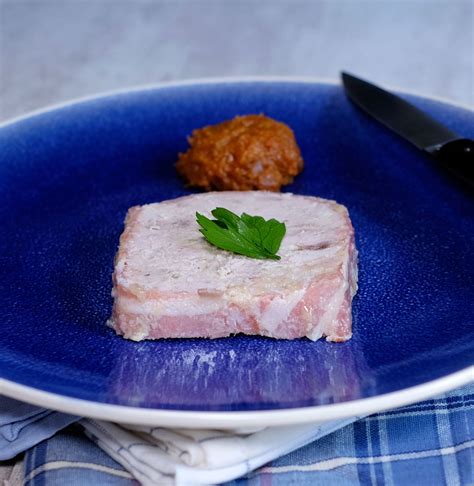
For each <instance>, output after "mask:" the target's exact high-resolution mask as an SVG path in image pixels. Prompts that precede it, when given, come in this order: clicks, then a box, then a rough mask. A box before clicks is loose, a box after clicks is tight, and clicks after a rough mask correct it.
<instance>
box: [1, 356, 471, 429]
mask: <svg viewBox="0 0 474 486" xmlns="http://www.w3.org/2000/svg"><path fill="white" fill-rule="evenodd" d="M471 382H474V365H472V366H469V367H467V368H464V369H463V370H461V371H457V372H455V373H452V374H450V375H448V376H443V377H442V378H438V379H436V380H433V381H429V382H427V383H422V384H421V385H417V386H414V387H410V388H405V389H403V390H399V391H396V392H391V393H387V394H384V395H378V396H375V397H370V398H363V399H360V400H352V401H348V402H344V403H335V404H331V405H318V406H314V407H302V408H291V409H279V410H259V411H241V412H207V411H204V412H196V411H187V410H165V409H149V408H138V407H128V406H123V405H110V404H106V403H98V402H93V401H88V400H82V399H78V398H70V397H66V396H64V395H58V394H55V393H50V392H45V391H42V390H38V389H36V388H32V387H29V386H25V385H19V384H18V383H15V382H13V381H9V380H5V379H3V378H0V394H3V395H6V396H9V397H11V398H16V399H18V400H22V401H24V402H28V403H32V404H34V405H39V406H41V407H44V408H49V409H52V410H58V411H61V412H66V413H70V414H73V415H79V416H87V417H92V418H96V419H101V420H107V421H114V422H119V423H124V424H139V425H149V426H166V427H184V428H190V429H193V428H199V429H201V428H211V429H214V428H217V429H238V428H242V427H271V426H284V425H297V424H304V423H318V422H328V421H331V420H338V419H344V418H349V417H364V416H366V415H370V414H372V413H376V412H382V411H385V410H389V409H392V408H397V407H402V406H404V405H410V404H412V403H416V402H419V401H422V400H426V399H428V398H432V397H434V396H436V395H439V394H441V393H445V392H447V391H450V390H453V389H454V388H457V387H460V386H462V385H467V384H469V383H471Z"/></svg>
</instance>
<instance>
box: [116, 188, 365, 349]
mask: <svg viewBox="0 0 474 486" xmlns="http://www.w3.org/2000/svg"><path fill="white" fill-rule="evenodd" d="M216 207H225V208H227V209H230V210H231V211H233V212H234V213H237V214H239V215H240V214H241V213H244V212H245V213H248V214H251V215H259V216H263V217H264V218H265V219H270V218H275V219H278V220H279V221H282V222H284V223H285V224H286V236H285V237H284V239H283V241H282V244H281V247H280V250H279V252H278V254H279V255H280V256H281V259H280V260H257V259H252V258H248V257H245V256H240V255H236V254H233V253H230V252H227V251H224V250H220V249H218V248H216V247H214V246H212V245H210V244H209V243H208V242H207V241H206V240H205V239H204V238H203V236H202V235H201V233H200V232H199V227H198V225H197V223H196V220H195V218H196V216H195V215H196V211H198V212H200V213H202V214H204V215H206V216H208V217H211V218H212V216H211V215H210V211H212V210H213V209H214V208H216ZM113 284H114V286H113V290H112V295H113V297H114V306H113V312H112V317H111V319H110V320H109V325H110V326H111V327H113V328H114V329H115V330H116V332H117V333H118V334H121V335H123V336H124V337H125V338H128V339H132V340H135V341H140V340H142V339H159V338H191V337H207V338H219V337H224V336H229V335H232V334H237V333H245V334H259V335H263V336H270V337H273V338H279V339H295V338H300V337H308V338H309V339H312V340H316V339H319V338H321V337H323V336H325V337H326V339H327V340H328V341H346V340H347V339H349V338H350V337H351V335H352V329H351V302H352V297H353V296H354V294H355V292H356V290H357V250H356V248H355V244H354V230H353V227H352V224H351V221H350V219H349V215H348V212H347V210H346V208H345V207H344V206H341V205H340V204H337V203H336V202H334V201H329V200H325V199H320V198H317V197H309V196H297V195H293V194H278V193H273V192H262V191H253V192H237V191H232V192H210V193H204V194H197V195H191V196H186V197H181V198H178V199H174V200H169V201H164V202H161V203H156V204H147V205H144V206H135V207H132V208H131V209H130V210H129V211H128V214H127V217H126V221H125V230H124V232H123V234H122V236H121V238H120V247H119V250H118V253H117V256H116V260H115V271H114V274H113Z"/></svg>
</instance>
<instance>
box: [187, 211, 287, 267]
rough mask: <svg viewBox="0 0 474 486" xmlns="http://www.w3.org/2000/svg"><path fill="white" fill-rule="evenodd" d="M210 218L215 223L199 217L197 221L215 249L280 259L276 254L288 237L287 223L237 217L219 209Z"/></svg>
mask: <svg viewBox="0 0 474 486" xmlns="http://www.w3.org/2000/svg"><path fill="white" fill-rule="evenodd" d="M211 214H212V215H213V216H214V217H215V218H216V219H209V218H206V216H203V215H202V214H200V213H196V221H197V223H198V224H199V226H200V229H199V231H200V232H201V233H202V234H203V236H204V238H206V240H207V241H208V242H209V243H211V244H212V245H214V246H217V247H218V248H221V249H222V250H227V251H231V252H233V253H237V254H239V255H245V256H248V257H250V258H259V259H264V258H268V259H271V260H279V259H280V257H279V256H278V255H277V254H276V253H277V251H278V249H279V248H280V244H281V242H282V240H283V237H284V236H285V232H286V226H285V223H280V222H279V221H277V220H276V219H270V220H268V221H266V220H265V219H264V218H262V217H261V216H250V215H248V214H246V213H243V214H242V216H237V214H235V213H233V212H232V211H229V210H228V209H225V208H216V209H214V210H213V211H211Z"/></svg>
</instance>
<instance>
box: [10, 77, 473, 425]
mask: <svg viewBox="0 0 474 486" xmlns="http://www.w3.org/2000/svg"><path fill="white" fill-rule="evenodd" d="M278 82H287V83H294V84H303V83H309V84H323V85H332V86H342V85H341V83H340V81H339V80H338V79H334V78H325V77H311V76H310V77H306V76H226V77H201V78H191V79H186V80H173V81H166V82H157V83H150V84H141V85H135V86H130V87H125V88H118V89H113V90H107V91H102V92H98V93H94V94H89V95H85V96H80V97H76V98H72V99H70V100H66V101H64V102H60V103H55V104H51V105H47V106H45V107H42V108H38V109H35V110H32V111H29V112H27V113H24V114H22V115H19V116H15V117H12V118H9V119H7V120H4V121H2V122H0V130H1V129H3V128H7V127H9V126H12V125H14V124H16V123H18V122H21V121H24V120H27V119H30V118H33V117H36V116H39V115H43V114H46V113H48V112H51V111H55V110H59V109H62V108H67V107H68V106H73V105H77V104H82V103H86V102H89V101H94V100H99V99H101V98H108V97H112V96H118V95H126V94H129V93H138V92H142V91H151V90H159V89H165V88H173V87H186V86H196V85H206V84H232V83H234V84H246V83H278ZM384 88H385V89H388V90H392V91H396V92H397V93H400V94H402V95H403V94H406V95H413V96H417V97H420V98H424V99H428V100H432V101H437V102H441V103H443V104H446V105H449V106H452V107H455V108H460V109H463V110H466V111H468V112H470V113H473V114H474V108H473V107H470V106H468V105H465V104H463V103H459V102H456V101H453V100H450V99H447V98H443V97H440V96H435V95H426V94H424V93H421V92H417V91H412V90H405V89H400V88H397V87H395V86H387V85H385V86H384ZM469 383H474V365H471V366H468V367H467V368H464V369H462V370H459V371H456V372H454V373H451V374H449V375H445V376H442V377H440V378H437V379H435V380H432V381H428V382H424V383H421V384H419V385H415V386H413V387H408V388H404V389H401V390H397V391H395V392H390V393H386V394H381V395H376V396H373V397H367V398H362V399H357V400H349V401H347V402H342V403H335V404H329V405H316V406H310V407H295V408H284V409H274V410H256V411H230V412H227V411H226V412H224V411H192V410H171V409H158V408H141V407H131V406H126V405H114V404H107V403H104V402H97V401H92V400H84V399H80V398H73V397H69V396H67V395H61V394H59V393H54V392H48V391H44V390H41V389H39V388H34V387H30V386H27V385H22V384H20V383H16V382H15V381H11V380H8V379H5V378H1V377H0V394H1V395H5V396H8V397H10V398H14V399H18V400H22V401H24V402H27V403H31V404H34V405H39V406H42V407H45V408H49V409H53V410H57V411H61V412H65V413H69V414H73V415H78V416H87V417H91V418H96V419H102V420H109V421H110V420H114V421H117V422H121V423H129V424H140V425H156V426H168V427H186V428H202V427H210V428H220V429H235V428H241V427H263V426H264V427H268V426H284V425H296V424H304V423H310V422H314V423H317V422H326V421H330V420H338V419H344V418H349V417H354V416H356V417H362V416H365V415H369V414H371V413H375V412H382V411H384V410H388V409H392V408H397V407H401V406H404V405H409V404H412V403H416V402H419V401H421V400H425V399H428V398H431V397H433V396H435V395H437V394H440V393H444V392H447V391H450V390H452V389H454V388H457V387H460V386H463V385H467V384H469ZM84 411H87V413H86V415H84Z"/></svg>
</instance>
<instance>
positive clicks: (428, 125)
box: [342, 72, 460, 151]
mask: <svg viewBox="0 0 474 486" xmlns="http://www.w3.org/2000/svg"><path fill="white" fill-rule="evenodd" d="M342 82H343V84H344V88H345V90H346V93H347V94H348V95H349V97H350V99H351V100H352V101H353V102H354V103H356V104H357V105H358V106H359V107H360V108H362V109H363V110H364V111H365V112H367V113H368V114H369V115H371V116H373V117H374V118H375V119H376V120H378V121H379V122H380V123H382V124H384V125H385V126H387V127H388V128H390V129H391V130H393V131H394V132H396V133H398V135H400V136H402V137H404V138H405V139H407V140H408V141H410V142H411V143H412V144H414V145H415V146H416V147H418V148H419V149H422V150H427V151H430V149H431V147H436V146H439V145H442V144H445V143H447V142H449V141H451V140H456V139H458V138H460V136H459V135H457V134H456V133H454V132H452V131H451V130H449V129H448V128H446V127H444V126H443V125H441V123H439V122H437V121H436V120H434V119H433V118H431V117H430V116H429V115H427V114H426V113H424V112H423V111H421V110H419V109H418V108H416V107H415V106H413V105H412V104H410V103H408V102H407V101H405V100H403V99H402V98H400V97H399V96H396V95H394V94H392V93H389V92H387V91H385V90H383V89H381V88H379V87H377V86H375V85H373V84H371V83H368V82H367V81H364V80H362V79H359V78H356V77H355V76H352V75H351V74H348V73H345V72H343V73H342Z"/></svg>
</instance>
